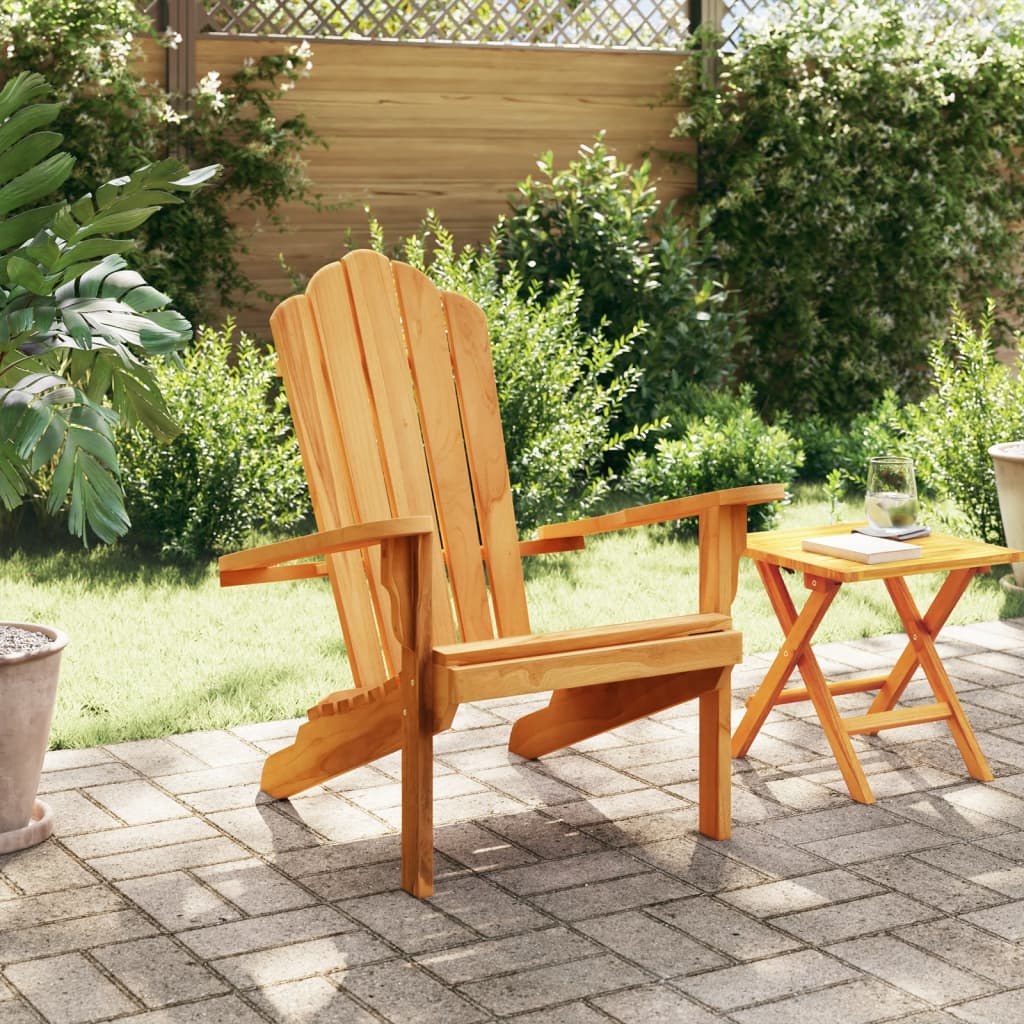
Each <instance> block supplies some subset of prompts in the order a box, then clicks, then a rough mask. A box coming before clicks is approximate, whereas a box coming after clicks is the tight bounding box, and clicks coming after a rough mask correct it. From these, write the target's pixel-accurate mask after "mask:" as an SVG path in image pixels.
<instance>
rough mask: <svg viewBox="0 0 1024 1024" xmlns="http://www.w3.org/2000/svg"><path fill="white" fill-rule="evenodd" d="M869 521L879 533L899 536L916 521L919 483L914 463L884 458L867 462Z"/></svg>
mask: <svg viewBox="0 0 1024 1024" xmlns="http://www.w3.org/2000/svg"><path fill="white" fill-rule="evenodd" d="M864 507H865V511H866V512H867V516H868V522H869V523H870V524H871V525H872V526H873V527H875V528H876V529H879V530H886V531H889V532H892V533H898V532H899V531H900V530H905V529H906V528H907V527H908V526H913V525H914V524H915V523H916V522H917V481H916V479H915V477H914V463H913V460H911V459H908V458H904V457H903V456H899V455H883V456H879V457H878V458H874V459H871V460H870V461H869V462H868V489H867V496H866V498H865V501H864Z"/></svg>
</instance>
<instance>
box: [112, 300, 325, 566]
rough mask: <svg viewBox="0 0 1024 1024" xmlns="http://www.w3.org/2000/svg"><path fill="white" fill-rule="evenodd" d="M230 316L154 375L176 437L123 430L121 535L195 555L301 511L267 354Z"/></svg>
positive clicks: (304, 506)
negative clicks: (124, 519)
mask: <svg viewBox="0 0 1024 1024" xmlns="http://www.w3.org/2000/svg"><path fill="white" fill-rule="evenodd" d="M234 335H235V326H234V323H233V322H232V321H231V320H228V322H227V323H226V324H225V325H224V327H223V329H222V330H219V331H218V330H215V329H213V328H209V327H207V328H204V329H202V330H201V331H200V332H199V334H198V336H197V337H196V340H195V342H194V344H193V345H192V346H191V347H190V348H189V349H188V351H187V352H186V353H185V355H184V357H183V358H182V360H181V363H180V364H179V365H174V364H166V365H164V366H163V367H160V368H158V369H157V371H156V377H157V380H158V383H159V385H160V388H161V390H162V392H163V394H164V396H165V398H166V400H167V406H168V410H169V412H170V414H171V416H172V417H173V418H174V419H176V420H177V421H178V422H179V423H180V425H181V433H180V434H179V435H178V436H177V437H176V438H175V439H174V440H173V441H171V442H170V443H169V444H165V445H158V444H155V443H154V442H153V440H152V439H151V438H150V437H147V436H143V435H142V434H139V433H136V432H128V433H126V434H125V435H124V437H123V438H122V447H121V453H122V456H121V471H122V475H123V479H124V488H125V496H126V499H127V507H128V513H129V515H130V517H131V520H132V532H131V534H130V535H129V539H132V540H135V541H137V542H139V543H140V544H144V545H147V546H148V545H152V546H156V547H159V548H161V549H162V550H163V551H164V552H166V553H168V554H170V555H173V556H176V557H181V558H187V559H196V558H200V557H202V556H205V555H209V554H214V553H220V552H223V551H227V550H230V549H232V548H238V547H241V546H243V545H244V543H245V541H246V539H247V537H248V535H249V534H250V533H251V532H252V531H253V530H257V529H261V528H265V527H271V526H272V527H274V528H280V527H287V526H290V525H291V524H293V523H295V522H297V521H298V520H299V519H301V518H302V517H303V516H305V515H306V514H307V512H308V511H309V499H308V496H307V493H306V484H305V476H304V474H303V470H302V460H301V457H300V455H299V450H298V445H297V443H296V440H295V436H294V433H293V431H292V425H291V419H290V417H289V415H288V407H287V403H286V400H285V396H284V392H283V391H281V390H280V389H279V388H278V381H277V378H276V376H275V365H276V360H275V357H274V355H273V353H266V352H263V351H261V349H260V348H259V347H258V346H257V344H256V343H255V342H254V341H253V340H252V339H251V338H249V337H248V336H247V335H245V334H241V335H240V336H239V337H238V339H237V341H236V340H235V338H234Z"/></svg>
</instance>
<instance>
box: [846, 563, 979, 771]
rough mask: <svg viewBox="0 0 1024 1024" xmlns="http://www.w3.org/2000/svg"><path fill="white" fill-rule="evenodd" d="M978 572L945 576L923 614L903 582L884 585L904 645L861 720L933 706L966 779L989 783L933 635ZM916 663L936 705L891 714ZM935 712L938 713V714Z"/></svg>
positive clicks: (889, 581) (893, 580)
mask: <svg viewBox="0 0 1024 1024" xmlns="http://www.w3.org/2000/svg"><path fill="white" fill-rule="evenodd" d="M979 571H985V570H978V569H958V570H954V571H953V572H951V573H950V574H949V576H948V577H947V578H946V582H945V583H944V584H943V585H942V587H941V588H940V589H939V592H938V593H937V594H936V595H935V598H934V599H933V600H932V603H931V605H929V607H928V611H927V612H925V614H924V615H921V613H920V612H919V611H918V610H917V605H916V604H915V603H914V598H913V597H912V596H911V593H910V589H909V588H908V587H907V581H906V580H905V579H903V578H901V577H894V578H892V579H888V580H886V581H885V586H886V589H887V590H888V591H889V596H890V597H891V598H892V603H893V605H894V606H895V607H896V612H897V614H898V615H899V617H900V621H901V622H902V623H903V628H904V629H905V630H906V633H907V636H908V638H909V640H910V642H909V643H908V644H907V647H906V649H905V650H904V652H903V654H902V655H901V657H900V660H899V661H898V662H897V663H896V667H895V668H894V669H893V670H892V672H891V673H890V675H889V678H888V679H887V680H886V682H885V684H884V685H883V686H882V688H881V690H879V692H878V695H877V696H876V697H875V699H874V701H873V702H872V704H871V707H870V708H869V709H868V713H867V715H866V716H864V717H865V718H871V717H873V716H875V715H878V716H885V715H890V716H891V715H899V714H903V713H907V712H914V711H917V712H919V713H922V712H925V713H926V712H927V710H928V708H929V707H933V708H934V710H935V712H936V720H939V719H940V718H941V719H945V720H946V722H947V724H948V725H949V731H950V732H951V733H952V734H953V740H954V741H955V742H956V745H957V748H958V749H959V751H960V755H961V756H962V757H963V759H964V764H965V765H966V766H967V771H968V772H969V773H970V774H971V777H972V778H975V779H979V780H981V781H982V782H989V781H991V779H992V770H991V769H990V768H989V766H988V762H987V761H986V760H985V755H984V754H983V753H982V752H981V747H979V746H978V740H977V737H976V736H975V735H974V730H973V729H972V728H971V725H970V723H969V722H968V721H967V715H966V714H965V713H964V709H963V705H961V703H960V698H959V697H957V695H956V690H954V689H953V684H952V683H951V682H950V681H949V675H948V674H947V672H946V668H945V666H944V665H943V664H942V659H941V658H940V657H939V654H938V652H937V651H936V650H935V637H936V636H937V635H938V632H939V630H940V629H941V628H942V626H943V625H944V624H945V622H946V619H948V618H949V614H950V612H952V610H953V608H954V607H956V603H957V601H959V600H960V596H961V595H962V594H963V592H964V591H965V590H966V589H967V585H968V584H969V583H970V582H971V579H972V578H973V577H974V576H975V575H977V573H978V572H979ZM918 665H920V666H921V668H922V669H923V670H924V674H925V677H926V678H927V680H928V684H929V685H930V686H931V688H932V692H933V693H934V694H935V699H936V701H937V703H936V704H935V705H925V706H924V707H920V708H908V709H906V711H905V712H900V711H894V710H893V708H894V706H895V704H896V701H898V700H899V699H900V696H901V694H902V693H903V691H904V690H905V689H906V687H907V683H908V682H909V681H910V677H911V675H913V672H914V669H915V668H916V667H917V666H918ZM940 711H941V712H943V713H942V714H939V712H940ZM864 731H867V730H864ZM871 731H872V732H873V731H874V730H871Z"/></svg>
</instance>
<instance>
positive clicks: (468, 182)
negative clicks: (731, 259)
mask: <svg viewBox="0 0 1024 1024" xmlns="http://www.w3.org/2000/svg"><path fill="white" fill-rule="evenodd" d="M290 42H291V41H289V40H282V39H276V40H262V39H261V40H257V39H253V38H251V37H230V36H202V37H200V39H199V40H198V44H197V51H196V74H197V75H199V76H200V77H201V76H202V75H204V74H205V73H206V72H207V71H211V70H218V71H220V72H221V75H222V77H223V78H224V79H225V80H226V79H227V77H228V75H229V74H230V72H231V71H232V70H234V69H235V68H237V67H238V66H239V65H240V64H241V63H242V61H243V60H244V59H245V58H246V57H249V56H251V57H258V56H260V55H261V54H264V53H280V52H281V51H282V50H283V49H284V48H285V47H287V46H288V45H289V44H290ZM312 45H313V53H314V56H313V65H314V70H313V73H312V75H311V76H310V78H308V79H305V80H303V81H301V82H300V83H299V85H298V87H297V88H296V89H295V90H294V91H293V92H290V93H288V94H287V96H284V97H283V98H282V100H281V103H280V112H281V114H282V115H283V116H288V115H289V114H291V113H293V112H298V111H303V112H304V113H305V114H306V116H307V117H308V118H309V119H310V122H311V123H312V125H313V127H314V128H315V129H316V131H317V132H318V133H319V134H320V135H321V136H322V137H323V138H324V139H325V140H326V141H327V143H328V144H329V147H330V148H329V150H328V151H326V152H324V151H322V150H319V149H311V150H310V151H309V153H308V154H307V155H308V160H309V169H310V174H311V176H312V178H313V180H314V181H315V182H316V187H317V189H318V191H320V192H321V193H322V194H323V196H324V198H325V200H327V201H329V202H333V201H342V200H343V201H348V202H350V203H351V204H352V205H351V206H349V207H347V208H346V209H344V210H342V211H340V212H337V213H331V214H318V213H316V212H314V211H311V210H308V209H307V208H305V207H302V206H299V205H293V206H289V207H288V208H287V209H286V210H285V211H284V212H285V215H286V219H287V230H286V232H285V233H284V234H280V233H278V232H276V231H272V230H269V231H268V230H264V228H265V224H264V223H263V221H262V219H261V218H260V217H258V216H256V215H254V214H252V213H250V212H246V211H241V212H240V213H239V216H238V223H239V224H240V225H242V226H243V228H244V230H245V231H246V232H247V233H248V234H250V236H251V249H252V252H251V254H250V255H249V257H247V259H246V264H245V266H246V270H247V272H248V273H249V274H250V276H251V277H253V279H254V281H255V282H256V283H257V284H258V285H259V286H260V287H261V288H265V289H267V290H269V291H273V292H281V291H283V290H285V289H287V287H288V284H287V279H286V276H285V275H284V274H283V272H282V271H281V270H280V268H279V267H278V265H277V255H278V253H284V254H285V257H286V259H287V260H288V262H289V263H290V264H291V265H292V266H293V267H294V268H295V269H297V270H298V271H300V272H303V273H306V272H309V271H311V270H313V269H314V268H316V267H317V266H320V265H321V264H322V263H324V262H326V261H327V260H329V259H331V258H334V257H337V256H339V255H340V254H341V253H342V251H343V249H344V237H345V232H346V230H348V229H352V230H353V231H354V232H355V240H356V241H357V242H362V241H364V240H365V237H366V231H365V229H366V218H365V215H364V214H363V212H362V207H363V205H364V204H369V205H370V206H371V207H372V209H373V212H374V214H375V215H376V216H377V217H378V218H379V219H380V220H381V222H382V223H383V225H384V228H385V231H386V234H387V239H388V241H389V242H390V241H395V240H397V239H398V238H399V237H401V236H402V235H405V234H408V233H409V232H411V231H413V230H415V229H416V227H417V226H418V225H419V223H420V221H421V220H422V218H423V216H424V214H425V212H426V210H427V209H428V208H432V209H435V210H436V211H437V212H438V214H439V215H440V217H441V219H442V221H443V222H444V223H445V224H446V226H447V227H448V228H449V229H450V230H451V231H453V233H454V234H455V236H456V239H457V241H458V242H460V243H465V242H471V241H479V240H482V239H484V238H486V236H487V234H488V232H489V230H490V228H491V226H492V225H493V223H494V221H495V219H496V218H497V216H498V215H499V214H500V213H501V212H503V211H504V210H505V209H506V197H507V195H508V193H509V192H510V191H511V190H512V189H513V187H514V185H515V183H516V182H517V181H519V180H520V179H521V178H523V177H525V176H526V175H527V174H530V173H532V172H535V171H536V159H537V157H538V156H539V155H540V154H541V153H543V152H545V151H547V150H551V151H552V152H553V153H554V156H555V164H556V167H561V166H564V165H565V164H566V163H567V162H568V161H569V160H570V159H571V158H572V157H573V155H574V154H575V152H576V150H577V149H578V147H579V146H580V145H581V144H584V143H587V142H590V141H592V140H593V138H594V135H595V134H596V133H597V132H598V131H600V130H602V129H603V130H606V131H607V143H608V145H609V146H610V147H612V148H613V149H614V150H615V151H616V152H617V153H618V154H619V156H620V157H621V158H623V159H625V160H628V161H632V162H634V163H636V162H639V160H640V159H642V154H643V153H645V152H646V151H647V150H649V149H651V148H652V147H670V146H672V144H671V143H670V141H669V134H670V132H671V129H672V126H673V124H674V123H675V118H676V114H677V109H676V108H674V107H672V106H668V105H665V104H664V103H663V102H662V100H663V98H664V96H665V94H666V93H667V90H668V86H669V81H670V76H671V73H672V69H673V68H674V67H675V65H676V64H677V63H678V61H679V57H678V55H677V54H673V53H652V52H637V51H632V52H630V51H615V50H606V51H597V50H566V49H551V48H538V47H533V48H529V47H505V46H502V47H496V46H458V45H443V46H442V45H429V44H423V45H419V44H414V43H365V42H353V41H350V40H343V41H337V40H330V41H329V40H319V41H314V42H313V44H312ZM674 148H679V147H678V146H675V147H674ZM655 169H656V171H658V172H659V173H663V174H664V175H666V178H665V180H664V182H663V185H662V189H661V191H662V196H663V198H664V199H666V200H667V199H671V198H673V197H676V196H680V195H684V194H687V193H688V192H689V191H691V190H692V187H693V178H692V175H690V174H687V173H683V174H679V175H673V173H672V172H671V171H670V170H669V169H668V168H667V167H666V165H665V164H664V163H661V162H659V161H656V162H655ZM266 316H267V309H266V307H265V306H263V307H260V308H259V309H257V310H255V311H249V312H247V313H245V314H243V315H242V316H241V317H240V321H241V323H242V324H243V326H245V327H247V328H249V329H262V328H263V326H264V325H265V323H266Z"/></svg>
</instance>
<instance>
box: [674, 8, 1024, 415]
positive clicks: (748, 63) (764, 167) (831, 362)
mask: <svg viewBox="0 0 1024 1024" xmlns="http://www.w3.org/2000/svg"><path fill="white" fill-rule="evenodd" d="M991 7H992V9H991V10H990V11H989V12H988V17H987V18H986V19H985V20H982V19H980V18H977V17H973V16H972V15H971V12H970V11H969V10H968V9H966V5H963V4H955V3H949V4H941V3H940V4H936V3H933V2H923V3H922V2H907V0H870V2H868V0H853V2H845V0H844V2H842V3H839V2H836V0H807V2H803V3H799V4H792V5H791V4H776V5H771V6H770V7H768V9H767V11H766V13H765V15H764V17H763V18H761V19H750V20H748V22H747V23H746V24H745V26H744V34H743V37H742V43H741V46H740V48H739V49H738V50H737V51H736V53H735V54H732V55H725V56H723V57H722V59H721V63H720V65H719V74H718V76H717V80H716V78H715V77H714V76H713V75H712V74H711V73H710V69H711V68H712V67H713V65H714V61H713V60H711V57H710V52H709V49H708V47H709V45H710V43H711V41H710V40H709V37H708V36H706V35H704V36H702V37H700V38H699V39H698V40H697V42H696V45H695V47H694V49H693V50H692V52H691V54H690V57H689V59H688V60H687V61H686V62H685V63H684V65H683V71H682V73H681V75H680V78H679V81H678V92H677V96H678V98H679V99H680V100H681V101H682V103H683V104H684V106H685V107H686V108H687V110H686V112H685V113H684V114H683V115H682V116H681V117H680V119H679V122H678V125H677V129H676V134H677V135H679V136H685V137H692V138H695V139H696V140H697V142H698V144H699V153H700V186H699V189H700V191H699V199H700V204H701V207H702V209H703V211H704V213H705V215H706V216H707V217H708V219H709V224H710V229H711V233H712V235H713V237H714V240H715V249H716V252H717V255H718V257H719V258H720V260H721V262H722V266H723V268H724V271H725V272H726V273H727V274H728V277H729V280H730V281H731V282H732V284H733V286H735V287H737V288H738V289H739V291H740V294H741V297H742V302H743V304H744V306H745V307H746V309H747V310H748V318H749V324H750V328H751V334H750V338H749V342H748V343H746V344H742V345H741V346H740V347H739V350H738V352H737V365H738V367H739V370H740V374H741V376H742V377H743V378H744V379H746V380H749V381H750V382H752V383H753V384H754V386H755V388H756V392H757V400H758V402H759V404H760V406H761V407H762V408H763V409H766V410H768V411H769V412H770V413H771V412H776V411H778V410H780V409H782V408H786V407H787V406H788V407H790V408H791V410H792V412H793V413H794V415H796V416H800V417H803V416H810V415H813V414H820V415H823V416H826V417H828V418H830V419H834V420H839V421H849V420H850V419H851V418H852V417H853V416H855V415H856V414H857V413H858V412H863V411H864V410H866V409H867V408H869V407H870V406H871V404H872V403H873V402H874V401H875V400H876V399H878V398H879V397H881V395H882V393H883V392H884V391H885V389H886V388H894V389H896V390H897V392H898V393H899V394H900V395H901V396H902V397H904V398H913V397H915V396H918V395H920V394H921V392H922V390H923V385H924V382H925V380H926V377H927V372H928V364H927V354H928V343H929V339H930V338H931V337H933V336H935V335H936V334H938V333H939V332H940V329H941V325H942V324H943V322H944V321H945V318H946V316H947V313H948V310H949V307H950V304H951V302H952V301H953V300H958V301H960V303H961V304H962V305H963V306H964V307H965V308H967V309H971V308H975V309H977V308H980V306H981V304H982V302H983V299H984V297H985V296H987V295H999V296H1000V297H1001V302H1002V304H1003V306H1004V308H1005V309H1006V310H1007V311H1008V312H1013V311H1015V310H1016V309H1018V308H1019V306H1020V302H1021V280H1020V269H1021V263H1020V260H1019V258H1017V254H1018V252H1019V229H1018V225H1019V223H1020V222H1021V220H1022V216H1024V192H1022V189H1021V179H1020V172H1019V167H1020V161H1019V159H1018V158H1017V156H1016V153H1017V152H1018V147H1019V146H1020V145H1021V144H1022V142H1024V30H1022V26H1021V20H1020V16H1019V11H1018V8H1019V4H1016V3H1014V4H993V5H991Z"/></svg>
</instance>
